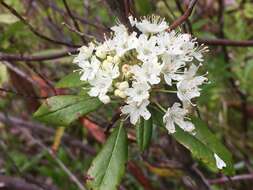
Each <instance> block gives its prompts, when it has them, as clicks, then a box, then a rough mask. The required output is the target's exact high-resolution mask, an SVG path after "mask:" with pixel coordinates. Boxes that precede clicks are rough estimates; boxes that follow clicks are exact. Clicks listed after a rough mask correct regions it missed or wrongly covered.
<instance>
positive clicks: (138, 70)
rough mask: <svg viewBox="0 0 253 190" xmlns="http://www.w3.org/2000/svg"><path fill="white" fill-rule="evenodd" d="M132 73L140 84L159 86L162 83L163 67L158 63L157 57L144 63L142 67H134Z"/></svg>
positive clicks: (131, 69)
mask: <svg viewBox="0 0 253 190" xmlns="http://www.w3.org/2000/svg"><path fill="white" fill-rule="evenodd" d="M130 72H131V73H133V74H134V76H133V77H134V79H136V80H137V81H139V82H148V83H149V84H158V83H159V82H160V77H159V76H160V73H161V65H160V64H159V63H158V60H157V57H154V58H151V59H149V60H147V61H146V62H144V63H143V64H142V65H141V66H138V65H134V66H132V67H131V68H130Z"/></svg>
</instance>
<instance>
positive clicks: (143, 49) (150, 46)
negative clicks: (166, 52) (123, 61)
mask: <svg viewBox="0 0 253 190" xmlns="http://www.w3.org/2000/svg"><path fill="white" fill-rule="evenodd" d="M138 40H139V43H138V46H137V47H136V51H137V53H138V55H137V58H138V59H140V60H141V61H146V60H147V59H150V57H154V56H156V55H159V54H161V53H162V52H161V50H160V48H159V47H158V46H157V45H156V43H157V37H156V36H151V37H150V38H148V37H147V36H146V35H144V34H141V35H140V36H139V38H138Z"/></svg>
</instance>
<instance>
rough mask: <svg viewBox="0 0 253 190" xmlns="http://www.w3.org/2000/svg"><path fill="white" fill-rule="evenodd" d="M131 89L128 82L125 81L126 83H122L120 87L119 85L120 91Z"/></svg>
mask: <svg viewBox="0 0 253 190" xmlns="http://www.w3.org/2000/svg"><path fill="white" fill-rule="evenodd" d="M128 87H129V84H128V82H127V81H124V82H121V83H119V85H118V87H117V88H118V89H120V90H125V89H126V88H128Z"/></svg>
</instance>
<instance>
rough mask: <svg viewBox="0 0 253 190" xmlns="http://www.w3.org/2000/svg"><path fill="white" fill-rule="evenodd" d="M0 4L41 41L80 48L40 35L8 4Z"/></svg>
mask: <svg viewBox="0 0 253 190" xmlns="http://www.w3.org/2000/svg"><path fill="white" fill-rule="evenodd" d="M0 3H1V4H2V5H3V6H4V7H5V8H6V9H8V10H9V11H10V12H11V13H12V14H13V15H14V16H16V17H17V18H19V19H20V21H21V22H23V23H24V24H25V25H26V26H28V28H29V29H30V30H31V32H32V33H33V34H35V35H36V36H38V37H40V38H41V39H44V40H46V41H48V42H51V43H54V44H60V45H65V46H68V47H80V45H73V44H70V43H67V42H63V41H58V40H55V39H52V38H50V37H47V36H45V35H43V34H41V33H40V32H38V31H37V30H36V29H35V28H34V27H33V26H32V25H31V24H30V23H29V22H28V21H27V20H26V19H25V18H23V17H22V16H21V15H20V14H19V13H18V12H17V11H16V10H15V9H14V8H12V7H11V6H9V5H8V4H6V3H5V2H4V0H0Z"/></svg>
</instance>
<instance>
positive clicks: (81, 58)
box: [73, 43, 95, 64]
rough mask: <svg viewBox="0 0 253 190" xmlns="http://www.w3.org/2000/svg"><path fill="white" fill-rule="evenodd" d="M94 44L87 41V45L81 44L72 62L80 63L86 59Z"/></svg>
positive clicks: (89, 55)
mask: <svg viewBox="0 0 253 190" xmlns="http://www.w3.org/2000/svg"><path fill="white" fill-rule="evenodd" d="M94 48H95V46H94V44H93V43H89V46H82V47H80V48H79V49H78V50H79V54H78V55H77V56H76V57H75V58H74V60H73V63H77V64H82V63H83V62H85V61H86V60H87V59H89V58H90V57H91V56H92V53H93V51H94Z"/></svg>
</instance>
